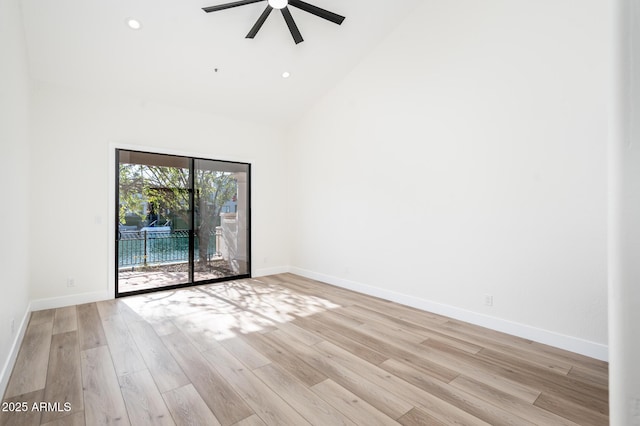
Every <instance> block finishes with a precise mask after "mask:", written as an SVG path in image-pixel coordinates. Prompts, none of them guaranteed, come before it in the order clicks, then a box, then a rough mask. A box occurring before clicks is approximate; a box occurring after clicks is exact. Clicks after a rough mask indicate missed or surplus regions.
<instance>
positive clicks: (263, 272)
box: [253, 266, 290, 277]
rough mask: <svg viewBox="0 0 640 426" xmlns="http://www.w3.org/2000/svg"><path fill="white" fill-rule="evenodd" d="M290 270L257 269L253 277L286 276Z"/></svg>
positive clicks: (284, 267) (285, 268)
mask: <svg viewBox="0 0 640 426" xmlns="http://www.w3.org/2000/svg"><path fill="white" fill-rule="evenodd" d="M289 270H290V268H289V267H288V266H275V267H271V268H262V269H256V270H255V272H254V274H253V276H254V277H265V276H267V275H277V274H284V273H286V272H289Z"/></svg>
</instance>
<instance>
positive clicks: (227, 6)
mask: <svg viewBox="0 0 640 426" xmlns="http://www.w3.org/2000/svg"><path fill="white" fill-rule="evenodd" d="M261 1H265V0H240V1H234V2H233V3H225V4H219V5H217V6H209V7H203V8H202V10H204V11H205V12H207V13H210V12H217V11H218V10H225V9H231V8H232V7H238V6H244V5H245V4H251V3H258V2H261Z"/></svg>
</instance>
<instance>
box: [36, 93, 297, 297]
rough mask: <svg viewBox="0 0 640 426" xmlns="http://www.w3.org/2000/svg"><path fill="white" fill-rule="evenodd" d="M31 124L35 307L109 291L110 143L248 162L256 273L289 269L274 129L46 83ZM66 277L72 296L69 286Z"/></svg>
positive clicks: (280, 145) (279, 146) (278, 138)
mask: <svg viewBox="0 0 640 426" xmlns="http://www.w3.org/2000/svg"><path fill="white" fill-rule="evenodd" d="M32 119H33V122H32V180H31V190H30V193H31V204H30V206H31V208H30V214H29V221H30V223H31V238H30V243H31V256H32V259H33V265H32V275H31V290H32V293H31V297H32V299H35V300H36V302H37V303H36V306H49V305H51V301H50V299H51V298H58V297H63V298H64V299H63V300H65V301H69V300H72V301H77V300H81V299H82V297H85V296H82V295H86V298H88V299H91V298H92V297H99V296H100V294H103V293H105V292H106V291H107V289H108V285H109V280H110V279H112V277H113V274H114V272H113V270H112V269H111V268H110V267H109V259H112V252H111V251H110V250H109V247H113V242H112V241H111V236H112V235H113V234H112V233H110V231H109V229H110V226H109V224H110V223H111V221H110V218H113V210H114V207H113V206H114V204H113V203H114V200H113V195H112V194H110V193H109V187H110V185H111V186H113V179H115V166H113V167H112V166H110V164H112V161H113V160H112V157H113V149H114V146H116V145H118V146H121V147H122V146H127V147H137V148H139V149H148V150H150V151H156V150H157V151H159V152H171V153H176V154H186V155H190V154H193V155H198V156H202V157H210V158H214V159H221V160H236V161H246V162H250V163H252V178H253V186H252V196H253V203H252V210H253V212H252V213H253V215H252V226H253V230H254V232H253V235H252V237H253V247H252V248H253V256H254V258H253V260H254V265H253V268H254V269H253V271H254V274H258V275H259V274H261V273H264V272H265V271H266V272H269V268H276V270H278V268H280V269H281V268H282V267H286V266H287V264H288V258H287V256H288V251H287V248H286V241H285V240H283V238H282V236H281V233H282V232H283V229H286V220H285V215H284V214H283V212H284V211H285V209H284V205H283V204H284V200H285V195H286V190H285V184H286V180H285V172H286V168H285V166H284V154H283V149H284V142H283V137H282V132H281V131H280V130H278V129H272V128H268V127H265V126H260V125H253V124H249V123H244V122H237V121H232V120H228V119H225V118H221V117H216V116H212V115H207V114H203V113H198V112H193V111H187V110H182V109H178V108H172V107H168V106H162V105H157V104H152V103H145V102H144V101H139V100H130V99H123V98H119V97H115V96H106V95H104V96H97V95H90V94H86V93H78V92H76V91H74V90H72V89H68V88H61V87H54V86H52V85H46V84H38V85H36V86H35V87H34V95H33V116H32ZM111 229H112V230H113V229H114V228H113V225H111ZM68 277H73V278H74V279H75V284H76V287H75V288H67V286H66V280H67V278H68ZM41 299H47V300H49V301H48V302H47V301H44V302H43V301H42V300H41Z"/></svg>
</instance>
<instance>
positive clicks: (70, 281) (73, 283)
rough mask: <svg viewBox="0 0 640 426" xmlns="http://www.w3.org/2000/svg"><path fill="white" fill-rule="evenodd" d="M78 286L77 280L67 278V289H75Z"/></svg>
mask: <svg viewBox="0 0 640 426" xmlns="http://www.w3.org/2000/svg"><path fill="white" fill-rule="evenodd" d="M75 286H76V280H75V279H73V278H72V277H69V278H67V287H75Z"/></svg>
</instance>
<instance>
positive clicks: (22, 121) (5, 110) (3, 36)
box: [0, 0, 30, 394]
mask: <svg viewBox="0 0 640 426" xmlns="http://www.w3.org/2000/svg"><path fill="white" fill-rule="evenodd" d="M19 4H20V2H19V1H18V0H0V58H2V60H1V63H0V153H1V154H0V182H1V183H2V203H1V204H0V227H1V229H2V244H0V271H2V278H0V294H2V296H1V297H0V368H2V370H1V371H0V393H3V394H4V388H5V386H6V381H7V380H8V378H9V377H8V376H9V374H8V373H10V371H11V370H10V369H11V367H12V364H13V363H12V361H10V358H11V357H12V356H15V355H16V353H15V346H14V345H15V343H16V338H17V336H18V335H19V334H20V327H21V323H22V321H23V320H24V318H25V313H26V312H27V306H28V302H29V295H28V290H29V258H28V251H27V250H28V245H27V244H28V239H29V217H28V215H27V214H26V212H27V211H28V191H29V170H30V166H29V130H28V127H29V123H28V120H29V80H28V74H27V59H26V48H25V42H24V33H23V29H22V17H21V12H20V7H19ZM12 319H13V320H14V330H13V332H12V329H11V320H12ZM12 351H14V352H13V353H12Z"/></svg>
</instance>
